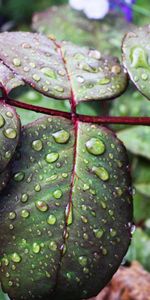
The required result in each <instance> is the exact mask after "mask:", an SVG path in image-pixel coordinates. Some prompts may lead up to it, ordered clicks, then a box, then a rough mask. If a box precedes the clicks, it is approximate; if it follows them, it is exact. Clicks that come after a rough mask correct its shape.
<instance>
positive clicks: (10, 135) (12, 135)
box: [3, 128, 17, 139]
mask: <svg viewBox="0 0 150 300" xmlns="http://www.w3.org/2000/svg"><path fill="white" fill-rule="evenodd" d="M3 133H4V135H5V137H6V138H8V139H15V138H16V136H17V131H16V130H15V129H13V128H7V129H5V130H4V131H3Z"/></svg>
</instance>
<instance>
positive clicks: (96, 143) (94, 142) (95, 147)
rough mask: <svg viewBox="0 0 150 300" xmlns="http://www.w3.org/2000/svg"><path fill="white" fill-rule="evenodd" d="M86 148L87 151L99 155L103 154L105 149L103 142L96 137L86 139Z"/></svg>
mask: <svg viewBox="0 0 150 300" xmlns="http://www.w3.org/2000/svg"><path fill="white" fill-rule="evenodd" d="M86 148H87V150H88V152H89V153H91V154H93V155H100V154H103V153H104V151H105V145H104V143H103V142H102V141H101V140H100V139H97V138H91V139H90V140H89V141H87V142H86Z"/></svg>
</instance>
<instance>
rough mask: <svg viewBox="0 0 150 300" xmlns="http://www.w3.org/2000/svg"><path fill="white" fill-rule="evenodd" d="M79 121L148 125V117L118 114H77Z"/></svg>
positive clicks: (149, 120)
mask: <svg viewBox="0 0 150 300" xmlns="http://www.w3.org/2000/svg"><path fill="white" fill-rule="evenodd" d="M77 118H78V120H79V121H81V122H87V123H99V124H127V125H147V126H150V117H119V116H115V117H112V116H101V117H99V116H97V117H94V116H86V115H79V114H77Z"/></svg>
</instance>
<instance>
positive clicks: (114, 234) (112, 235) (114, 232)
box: [110, 228, 117, 237]
mask: <svg viewBox="0 0 150 300" xmlns="http://www.w3.org/2000/svg"><path fill="white" fill-rule="evenodd" d="M116 235H117V231H116V230H115V229H113V228H110V236H111V237H115V236H116Z"/></svg>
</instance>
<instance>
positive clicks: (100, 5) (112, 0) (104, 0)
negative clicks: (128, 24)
mask: <svg viewBox="0 0 150 300" xmlns="http://www.w3.org/2000/svg"><path fill="white" fill-rule="evenodd" d="M135 2H136V0H69V3H70V5H71V6H72V7H73V8H74V9H77V10H81V11H83V12H84V13H85V14H86V16H87V17H88V18H89V19H102V18H104V17H105V16H106V15H107V13H108V12H109V11H111V10H112V11H117V12H122V13H123V14H124V16H125V18H126V19H127V20H128V21H132V17H133V11H132V6H133V4H134V3H135Z"/></svg>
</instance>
